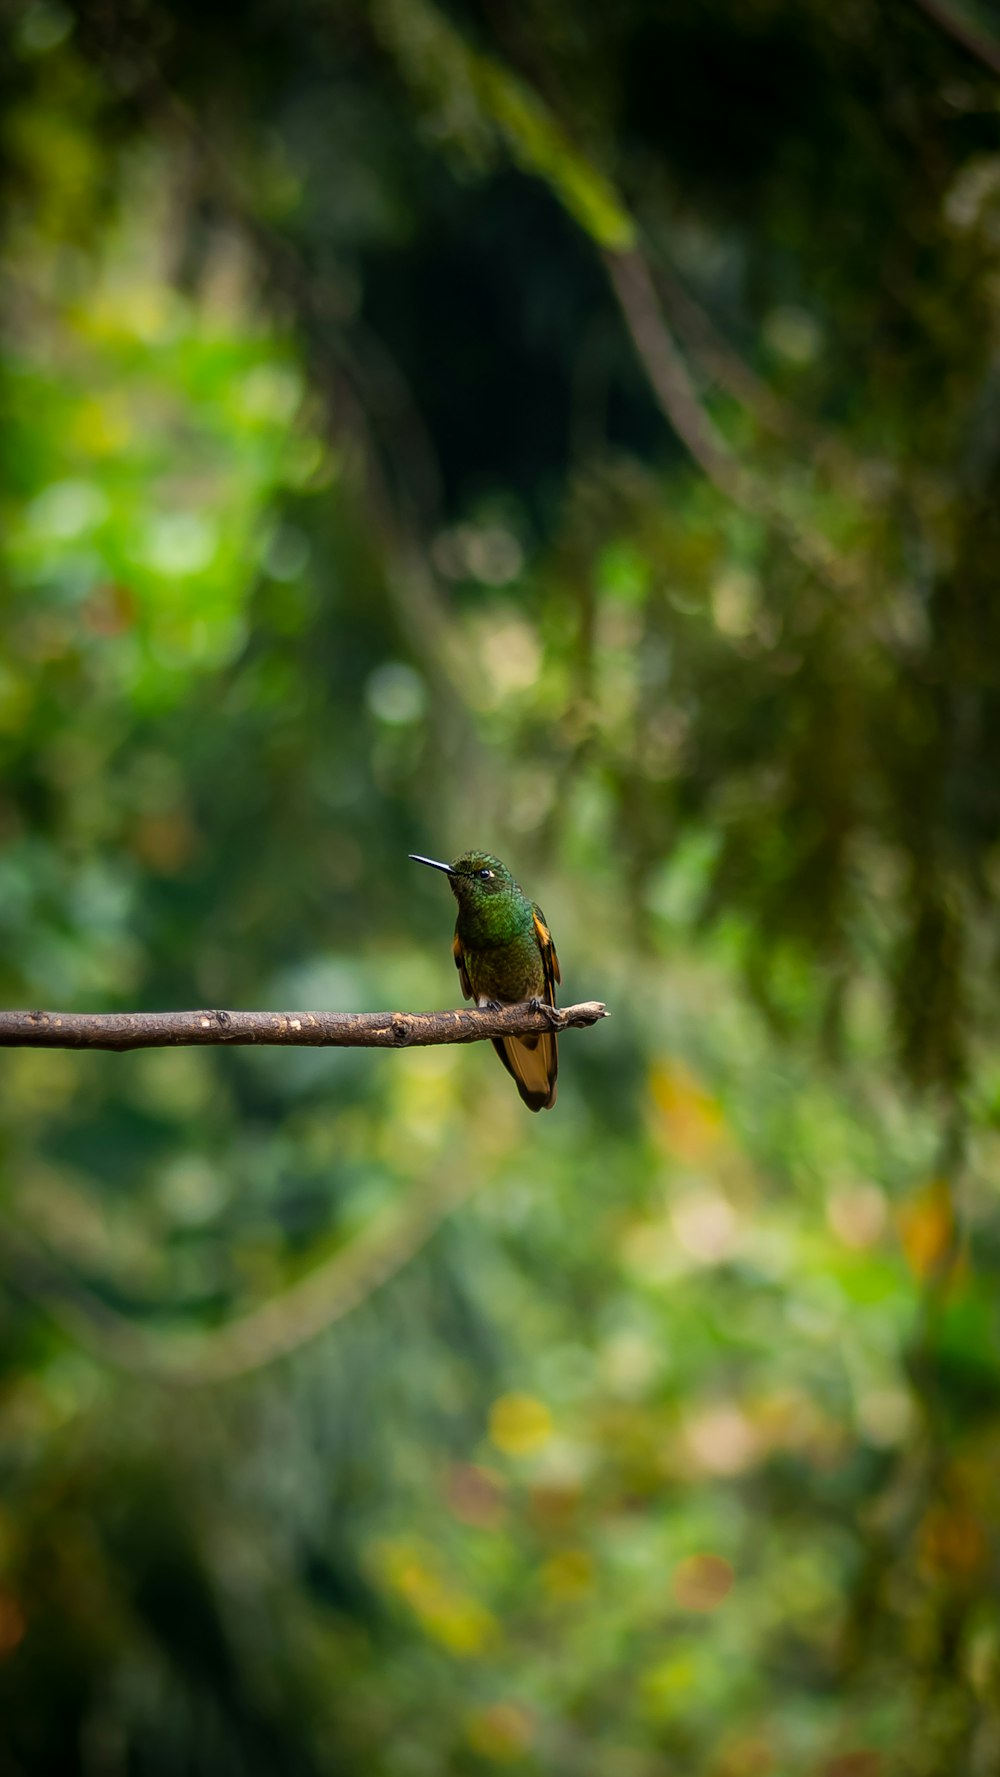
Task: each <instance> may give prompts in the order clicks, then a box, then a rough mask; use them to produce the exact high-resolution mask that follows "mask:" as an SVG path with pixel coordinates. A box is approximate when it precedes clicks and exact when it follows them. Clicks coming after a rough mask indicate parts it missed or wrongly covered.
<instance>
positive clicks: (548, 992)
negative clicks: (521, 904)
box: [531, 901, 561, 1006]
mask: <svg viewBox="0 0 1000 1777" xmlns="http://www.w3.org/2000/svg"><path fill="white" fill-rule="evenodd" d="M531 911H532V913H533V914H534V916H535V937H536V938H537V939H538V948H539V950H540V951H541V953H542V967H543V969H544V970H545V997H546V999H547V1000H548V1002H549V1005H550V1006H554V1005H555V1003H556V982H557V981H559V980H561V976H560V974H559V958H558V957H557V955H556V947H555V945H554V944H553V942H552V933H551V932H550V931H549V928H548V926H547V925H546V923H545V915H544V913H543V912H542V910H541V908H540V907H539V906H538V904H537V902H535V901H533V902H532V904H531Z"/></svg>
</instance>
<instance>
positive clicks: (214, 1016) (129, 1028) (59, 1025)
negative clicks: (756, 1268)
mask: <svg viewBox="0 0 1000 1777" xmlns="http://www.w3.org/2000/svg"><path fill="white" fill-rule="evenodd" d="M606 1017H607V1010H606V1008H605V1007H604V1006H603V1005H602V1004H601V1003H600V1001H598V1000H587V1001H585V1002H584V1003H583V1004H581V1005H578V1006H565V1007H563V1008H562V1009H561V1010H556V1009H554V1008H553V1007H551V1006H543V1007H541V1008H538V1007H535V1006H534V1005H532V1004H530V1003H529V1004H525V1005H521V1006H500V1007H498V1008H497V1009H496V1010H495V1011H490V1010H485V1009H484V1010H480V1009H479V1008H478V1007H471V1006H463V1007H461V1008H458V1009H456V1010H455V1011H453V1012H223V1011H198V1012H0V1048H4V1049H25V1048H32V1049H166V1048H175V1047H178V1046H181V1045H192V1044H197V1045H199V1046H201V1045H213V1046H215V1047H222V1048H233V1047H246V1046H247V1045H251V1044H256V1043H267V1044H278V1045H280V1046H283V1047H288V1048H313V1049H319V1048H337V1049H407V1048H426V1047H428V1046H430V1045H432V1044H436V1043H477V1042H480V1041H482V1039H483V1038H484V1037H513V1036H521V1037H525V1036H533V1035H535V1034H536V1033H540V1032H542V1031H546V1030H556V1031H564V1030H574V1029H578V1028H580V1027H581V1026H584V1025H588V1024H596V1023H597V1021H598V1019H600V1018H606Z"/></svg>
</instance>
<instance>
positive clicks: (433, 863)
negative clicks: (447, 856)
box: [409, 851, 454, 876]
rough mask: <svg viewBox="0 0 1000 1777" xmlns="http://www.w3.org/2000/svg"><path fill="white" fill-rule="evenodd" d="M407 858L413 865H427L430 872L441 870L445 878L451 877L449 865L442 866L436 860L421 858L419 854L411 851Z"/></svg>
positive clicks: (452, 872)
mask: <svg viewBox="0 0 1000 1777" xmlns="http://www.w3.org/2000/svg"><path fill="white" fill-rule="evenodd" d="M409 857H410V859H411V861H412V862H413V863H414V864H429V865H430V867H431V869H432V870H443V871H444V873H445V875H446V876H453V875H454V871H453V870H452V867H451V865H450V864H442V863H440V862H439V861H438V859H437V858H422V857H421V856H420V853H419V852H416V851H411V852H410V853H409Z"/></svg>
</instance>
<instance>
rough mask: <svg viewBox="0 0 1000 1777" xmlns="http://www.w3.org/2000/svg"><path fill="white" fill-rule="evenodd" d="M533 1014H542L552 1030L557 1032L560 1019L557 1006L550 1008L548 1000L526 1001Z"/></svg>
mask: <svg viewBox="0 0 1000 1777" xmlns="http://www.w3.org/2000/svg"><path fill="white" fill-rule="evenodd" d="M528 1004H529V1006H530V1007H531V1010H532V1011H533V1012H544V1014H545V1016H546V1018H547V1019H548V1021H549V1023H550V1025H551V1026H552V1029H553V1030H558V1029H559V1028H560V1025H561V1023H562V1018H561V1015H560V1012H559V1009H558V1007H557V1006H550V1005H549V1002H548V1000H540V999H537V998H536V999H533V1000H529V1001H528Z"/></svg>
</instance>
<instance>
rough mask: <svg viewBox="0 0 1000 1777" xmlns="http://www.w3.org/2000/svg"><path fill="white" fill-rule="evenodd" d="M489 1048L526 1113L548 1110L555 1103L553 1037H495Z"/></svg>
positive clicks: (556, 1061)
mask: <svg viewBox="0 0 1000 1777" xmlns="http://www.w3.org/2000/svg"><path fill="white" fill-rule="evenodd" d="M493 1047H494V1049H495V1050H496V1052H497V1054H498V1055H499V1057H500V1060H501V1061H502V1062H503V1064H504V1067H505V1068H506V1069H507V1072H508V1073H509V1074H510V1076H511V1078H512V1080H513V1081H514V1083H515V1085H516V1087H517V1089H518V1091H519V1093H520V1094H521V1097H522V1098H523V1100H524V1102H525V1104H526V1105H527V1107H528V1109H529V1111H550V1110H551V1109H552V1106H553V1105H554V1104H555V1102H556V1075H557V1073H558V1072H559V1051H558V1048H557V1046H556V1039H555V1036H554V1035H553V1036H550V1035H549V1034H548V1032H546V1033H545V1034H544V1035H543V1036H538V1037H495V1038H494V1040H493Z"/></svg>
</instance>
